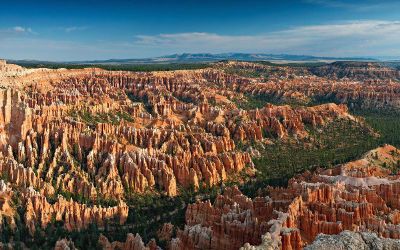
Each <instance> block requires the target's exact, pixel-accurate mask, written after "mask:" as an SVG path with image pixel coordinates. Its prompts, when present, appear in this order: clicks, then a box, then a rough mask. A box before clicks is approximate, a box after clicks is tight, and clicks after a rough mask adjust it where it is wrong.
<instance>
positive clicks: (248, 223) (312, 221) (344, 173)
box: [171, 145, 400, 249]
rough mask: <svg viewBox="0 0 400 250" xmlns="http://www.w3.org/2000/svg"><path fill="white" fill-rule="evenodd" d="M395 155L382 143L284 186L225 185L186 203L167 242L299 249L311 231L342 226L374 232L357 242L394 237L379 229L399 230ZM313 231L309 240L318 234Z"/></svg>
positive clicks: (397, 156)
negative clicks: (181, 224) (251, 191)
mask: <svg viewBox="0 0 400 250" xmlns="http://www.w3.org/2000/svg"><path fill="white" fill-rule="evenodd" d="M399 159H400V154H399V151H398V150H397V149H396V148H394V147H392V146H390V145H385V146H383V147H380V148H377V149H375V150H372V151H370V152H368V153H367V154H365V156H364V157H363V158H362V159H360V160H357V161H353V162H349V163H347V164H343V165H339V166H336V167H335V168H332V169H327V170H322V169H320V170H317V171H316V172H315V173H310V172H306V173H304V174H302V175H299V176H297V177H295V178H293V179H291V180H290V181H289V185H288V187H287V188H272V187H268V188H266V190H265V192H266V193H267V194H268V195H267V196H265V197H257V198H254V199H249V198H247V197H246V196H244V195H243V194H242V193H241V192H240V191H239V190H238V189H237V188H235V187H234V188H227V189H225V192H224V194H223V195H220V196H218V197H217V199H216V201H215V202H214V204H211V203H210V202H209V201H206V202H197V203H195V204H192V205H189V206H188V208H187V210H186V226H185V228H184V229H183V230H180V231H179V232H178V233H177V238H176V239H174V240H172V241H171V247H172V249H199V248H200V249H238V248H240V247H242V249H263V247H264V248H267V249H302V248H303V247H304V246H306V245H308V244H310V243H311V242H313V241H314V239H315V238H316V237H317V236H318V235H319V234H328V235H337V234H340V233H341V232H342V231H344V230H351V231H361V232H364V231H365V232H367V231H372V232H375V233H377V235H378V236H374V237H375V238H374V239H372V238H370V239H369V240H371V241H370V242H369V243H362V244H367V245H368V246H371V244H373V241H374V242H375V241H377V242H378V241H379V242H383V241H385V242H392V243H390V244H394V243H393V242H397V241H394V240H382V239H380V238H379V237H384V238H392V239H399V238H400V237H399V236H400V235H399V233H398V232H399V228H398V225H397V224H396V222H397V211H398V209H399V208H398V207H397V206H398V203H397V197H398V190H400V189H399V188H398V186H399V185H400V176H399V175H392V174H391V171H390V170H389V168H391V166H395V164H397V162H398V160H399ZM382 166H385V167H386V168H384V167H382ZM343 235H344V236H345V235H348V233H343V234H341V236H337V237H338V241H339V243H338V244H337V245H335V246H337V247H339V246H342V245H343V244H345V245H346V240H343V241H340V239H341V237H342V236H343ZM357 235H358V236H357ZM360 235H361V234H356V236H357V237H360ZM365 235H370V233H366V234H365ZM318 237H319V238H317V240H316V242H319V239H325V238H324V237H323V236H318ZM335 237H336V236H335ZM350 238H351V237H350ZM326 239H334V237H333V238H332V237H331V238H329V237H327V238H326ZM352 240H354V241H355V242H354V244H356V243H357V241H358V240H357V239H356V238H354V239H352ZM321 241H322V242H323V240H321ZM350 243H351V242H350ZM321 244H322V243H321ZM324 244H325V243H324ZM357 244H358V243H357ZM360 244H361V243H360ZM379 244H381V243H379ZM382 244H383V243H382ZM385 244H386V243H385ZM388 244H389V243H388ZM317 245H318V244H317ZM312 249H314V248H312ZM384 249H386V248H384Z"/></svg>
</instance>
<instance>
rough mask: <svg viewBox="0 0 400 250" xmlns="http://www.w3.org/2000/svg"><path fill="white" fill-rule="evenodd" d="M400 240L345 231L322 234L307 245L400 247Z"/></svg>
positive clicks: (311, 248)
mask: <svg viewBox="0 0 400 250" xmlns="http://www.w3.org/2000/svg"><path fill="white" fill-rule="evenodd" d="M399 248H400V240H394V239H386V238H380V237H378V236H377V235H376V234H375V233H368V232H351V231H343V232H342V233H340V234H339V235H325V234H320V235H318V237H317V238H316V239H315V241H314V242H313V243H312V244H310V245H309V246H307V247H306V248H305V249H307V250H317V249H328V250H329V249H332V250H333V249H371V250H372V249H382V250H383V249H399Z"/></svg>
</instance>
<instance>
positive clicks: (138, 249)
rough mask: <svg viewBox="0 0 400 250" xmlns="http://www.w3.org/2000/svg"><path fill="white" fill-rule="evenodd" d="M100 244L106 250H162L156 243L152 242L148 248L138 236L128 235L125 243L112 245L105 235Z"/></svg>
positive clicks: (102, 236)
mask: <svg viewBox="0 0 400 250" xmlns="http://www.w3.org/2000/svg"><path fill="white" fill-rule="evenodd" d="M99 243H100V245H101V246H102V247H103V249H104V250H116V249H118V250H156V249H160V248H159V247H157V245H156V243H155V242H154V241H150V242H149V243H148V244H147V246H146V245H145V244H144V243H143V241H142V238H141V237H140V236H139V235H138V234H136V236H134V235H133V234H131V233H130V234H128V235H127V237H126V241H125V242H118V241H114V242H112V243H110V242H109V241H108V239H107V237H105V236H104V235H101V236H100V238H99Z"/></svg>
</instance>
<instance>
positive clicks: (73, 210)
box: [0, 61, 400, 249]
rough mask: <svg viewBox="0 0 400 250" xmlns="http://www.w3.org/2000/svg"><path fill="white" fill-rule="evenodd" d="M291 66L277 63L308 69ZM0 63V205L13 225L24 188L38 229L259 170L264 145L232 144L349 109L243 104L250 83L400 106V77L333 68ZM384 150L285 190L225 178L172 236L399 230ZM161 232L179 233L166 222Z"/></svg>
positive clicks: (298, 238) (248, 241)
mask: <svg viewBox="0 0 400 250" xmlns="http://www.w3.org/2000/svg"><path fill="white" fill-rule="evenodd" d="M242 66H243V67H247V68H251V67H255V66H254V65H252V64H243V65H242ZM285 70H287V69H285ZM285 70H284V71H283V72H281V73H285V74H286V73H287V74H288V75H292V74H298V73H305V72H300V71H298V70H294V71H293V72H286V71H285ZM0 72H1V73H0V85H1V86H0V87H1V89H0V172H1V174H2V178H3V179H4V180H6V181H5V182H4V183H3V182H0V188H1V189H0V196H1V199H2V203H1V204H0V205H1V207H0V213H1V216H2V217H4V218H7V219H8V220H10V222H11V224H13V218H14V217H15V216H16V215H15V209H14V208H13V206H12V203H11V202H10V200H11V197H12V196H13V195H16V194H18V197H17V200H18V201H19V204H20V206H23V207H24V208H25V209H24V210H21V211H22V213H23V214H21V215H20V217H21V219H22V220H23V221H24V222H25V224H26V226H27V227H28V229H29V232H30V234H34V232H35V229H36V228H37V226H39V227H42V228H46V227H47V226H48V225H50V224H51V223H53V222H63V224H64V227H65V229H67V230H68V231H75V230H77V231H79V230H82V229H84V228H87V227H88V225H89V224H92V223H94V224H96V225H97V226H98V227H100V228H102V227H105V226H106V225H108V223H109V222H112V223H113V224H114V225H123V224H125V223H126V220H127V217H128V210H129V207H128V205H127V204H126V203H128V201H127V200H129V197H132V195H134V194H146V193H162V194H165V195H167V196H177V195H180V192H179V190H180V188H182V189H185V188H192V187H193V188H194V189H199V188H202V187H211V186H215V185H221V184H222V183H224V182H227V181H229V180H231V179H233V178H239V179H240V180H242V179H246V178H248V177H252V176H254V175H255V168H254V164H253V162H252V158H251V157H252V155H254V154H256V152H245V151H243V150H242V149H241V148H237V147H236V145H237V143H240V142H246V143H247V142H263V141H266V140H268V139H271V138H274V139H277V140H286V139H289V138H296V139H298V140H301V139H304V138H306V137H307V135H308V134H307V133H308V132H307V129H306V127H312V128H320V127H322V126H325V125H326V124H329V123H331V122H334V121H338V120H342V119H345V120H354V119H355V118H354V117H352V116H351V115H350V114H349V113H348V109H347V106H346V105H343V104H338V105H337V104H323V105H318V106H313V107H305V106H295V107H292V106H289V105H285V106H277V105H272V104H266V105H265V106H264V107H261V108H258V109H249V110H245V109H241V108H238V105H236V104H235V100H236V98H239V99H240V98H241V97H243V96H244V95H246V94H252V95H260V94H271V95H277V96H279V97H282V98H303V99H307V98H311V97H315V96H322V97H324V98H325V97H327V96H331V94H332V93H334V95H335V98H336V99H337V100H340V101H339V102H340V103H346V104H349V103H352V102H357V101H358V100H359V99H362V100H363V105H365V106H368V105H373V106H379V105H382V104H383V103H390V105H393V106H396V105H397V104H398V100H399V98H398V93H399V91H397V90H398V86H397V85H396V84H392V83H390V84H386V85H383V84H381V85H379V84H375V85H374V83H367V84H366V85H361V84H360V83H359V82H345V81H343V82H340V83H336V82H329V83H326V84H325V83H324V82H325V80H326V79H323V78H318V77H316V76H312V75H311V74H308V73H307V77H304V78H300V77H297V78H296V77H294V78H293V79H292V78H291V80H288V81H287V82H282V81H280V80H277V79H278V78H276V79H275V80H276V81H275V82H272V83H265V82H264V83H260V82H257V81H256V80H254V79H249V78H245V77H240V76H237V75H232V74H227V73H225V72H224V71H223V70H219V69H214V68H207V69H202V70H182V71H173V72H151V73H140V72H139V73H132V72H109V71H105V70H101V69H95V68H91V69H81V70H66V69H59V70H49V69H38V70H28V69H24V68H22V67H19V66H15V65H9V64H6V63H5V62H3V61H1V62H0ZM281 73H279V74H281ZM287 79H289V78H287ZM314 80H315V81H314ZM317 83H323V84H320V85H319V84H317ZM365 86H367V87H365ZM283 93H284V94H283ZM390 150H395V149H393V148H391V147H390V146H385V147H383V148H380V149H377V151H376V152H374V153H370V155H367V156H366V157H365V159H362V160H360V161H359V162H353V163H349V164H347V165H343V166H340V167H337V168H335V169H331V170H326V171H324V170H318V171H317V172H315V173H305V174H303V175H301V176H298V177H296V178H294V179H293V180H292V181H291V183H290V185H289V186H288V187H287V188H285V189H273V188H268V189H267V191H268V195H266V196H265V197H257V198H255V199H253V200H252V199H249V198H248V197H246V196H244V195H243V194H241V193H240V191H239V190H238V189H237V188H229V189H227V190H226V191H225V192H224V194H223V195H221V196H219V197H218V198H217V200H216V202H215V203H214V204H211V203H210V202H198V203H196V204H192V205H189V206H188V209H187V212H186V224H187V225H186V227H185V228H184V229H183V230H181V231H179V232H178V236H177V237H176V238H175V239H172V240H171V242H170V243H171V244H170V246H171V248H172V249H238V248H240V247H242V246H243V247H244V248H245V249H252V248H253V246H260V247H266V248H270V249H277V248H284V249H299V248H301V247H303V246H305V245H306V244H309V243H311V242H312V241H313V240H314V239H315V237H316V236H317V235H318V234H319V233H325V234H338V233H340V232H341V231H343V230H371V231H374V232H377V233H378V234H379V236H383V237H387V238H398V237H399V233H398V231H399V229H398V222H399V221H400V213H399V212H398V211H397V210H400V202H399V200H398V199H397V197H398V195H399V192H400V191H399V190H400V188H399V187H400V186H399V184H398V180H397V176H391V175H389V173H388V171H385V170H384V169H382V168H381V167H380V164H381V163H383V162H385V163H386V164H392V163H393V162H395V160H396V159H394V158H393V157H394V156H393V155H392V156H391V157H392V158H390V157H389V156H390V155H391V154H389V153H388V152H389V151H390ZM376 154H378V157H377V156H376ZM380 155H382V157H380ZM383 156H385V157H383ZM3 191H4V192H3ZM21 211H20V212H21ZM384 215H385V216H384ZM386 215H387V216H386ZM161 233H162V234H164V235H165V236H166V239H169V237H171V233H170V228H169V227H168V226H166V227H165V228H164V229H162V231H161ZM101 242H102V243H104V244H103V246H105V248H107V249H154V248H155V247H156V246H155V243H154V242H151V243H150V244H148V245H147V246H145V245H144V244H143V242H142V240H141V238H140V236H138V235H137V236H133V235H131V234H130V235H128V237H127V240H126V242H113V243H110V242H108V240H106V239H105V238H104V237H103V238H102V239H101ZM59 246H60V247H63V246H65V244H62V242H60V244H59Z"/></svg>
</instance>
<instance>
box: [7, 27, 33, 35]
mask: <svg viewBox="0 0 400 250" xmlns="http://www.w3.org/2000/svg"><path fill="white" fill-rule="evenodd" d="M11 30H12V31H13V32H15V33H30V34H36V32H34V31H33V30H32V29H31V28H25V27H22V26H15V27H13V28H12V29H11Z"/></svg>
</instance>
